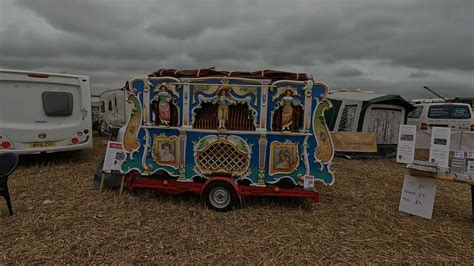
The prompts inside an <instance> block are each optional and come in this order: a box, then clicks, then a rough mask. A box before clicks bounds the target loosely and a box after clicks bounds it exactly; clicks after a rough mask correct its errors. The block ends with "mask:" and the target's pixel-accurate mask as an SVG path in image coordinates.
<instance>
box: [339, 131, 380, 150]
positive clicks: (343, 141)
mask: <svg viewBox="0 0 474 266" xmlns="http://www.w3.org/2000/svg"><path fill="white" fill-rule="evenodd" d="M331 137H332V142H333V143H334V148H335V150H336V151H345V152H377V135H376V133H375V132H331Z"/></svg>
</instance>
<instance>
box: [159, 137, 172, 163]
mask: <svg viewBox="0 0 474 266" xmlns="http://www.w3.org/2000/svg"><path fill="white" fill-rule="evenodd" d="M174 157H175V156H174V154H173V151H172V146H171V143H169V142H164V143H163V144H161V153H160V161H162V162H174Z"/></svg>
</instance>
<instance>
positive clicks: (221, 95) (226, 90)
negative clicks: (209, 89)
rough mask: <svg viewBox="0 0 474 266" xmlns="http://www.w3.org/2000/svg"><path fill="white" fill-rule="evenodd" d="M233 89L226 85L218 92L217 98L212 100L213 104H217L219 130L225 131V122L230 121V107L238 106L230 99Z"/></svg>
mask: <svg viewBox="0 0 474 266" xmlns="http://www.w3.org/2000/svg"><path fill="white" fill-rule="evenodd" d="M231 90H232V88H231V87H229V86H227V85H224V86H222V87H220V88H219V89H218V90H217V96H216V97H214V99H213V100H212V104H217V119H219V127H218V128H217V129H225V122H226V121H227V120H228V119H229V105H231V104H236V102H234V101H232V100H231V99H230V91H231Z"/></svg>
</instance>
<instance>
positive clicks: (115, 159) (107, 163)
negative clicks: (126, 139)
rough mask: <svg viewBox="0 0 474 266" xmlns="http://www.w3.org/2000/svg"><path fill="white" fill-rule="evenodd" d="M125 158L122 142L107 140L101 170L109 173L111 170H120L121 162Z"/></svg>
mask: <svg viewBox="0 0 474 266" xmlns="http://www.w3.org/2000/svg"><path fill="white" fill-rule="evenodd" d="M124 159H125V151H124V150H123V146H122V143H120V142H116V141H109V142H108V143H107V151H106V152H105V160H104V167H103V168H102V171H104V172H106V173H110V172H111V171H121V169H122V162H123V160H124Z"/></svg>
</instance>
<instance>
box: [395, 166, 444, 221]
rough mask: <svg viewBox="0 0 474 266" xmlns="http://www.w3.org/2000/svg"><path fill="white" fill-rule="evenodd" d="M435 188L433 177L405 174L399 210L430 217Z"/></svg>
mask: <svg viewBox="0 0 474 266" xmlns="http://www.w3.org/2000/svg"><path fill="white" fill-rule="evenodd" d="M436 188H437V183H436V180H435V179H432V178H420V177H414V176H409V175H407V176H405V179H404V180H403V188H402V194H401V196H400V206H399V210H400V211H402V212H406V213H410V214H414V215H418V216H421V217H423V218H426V219H431V216H432V214H433V206H434V200H435V196H436Z"/></svg>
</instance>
